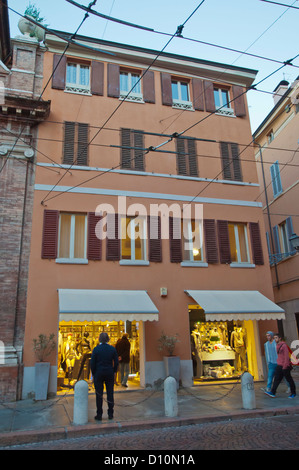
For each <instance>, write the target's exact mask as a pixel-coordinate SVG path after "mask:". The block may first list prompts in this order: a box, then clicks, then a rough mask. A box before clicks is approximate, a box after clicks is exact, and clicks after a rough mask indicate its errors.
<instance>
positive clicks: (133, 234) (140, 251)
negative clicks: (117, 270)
mask: <svg viewBox="0 0 299 470" xmlns="http://www.w3.org/2000/svg"><path fill="white" fill-rule="evenodd" d="M121 260H127V261H132V262H140V261H146V260H147V253H146V219H145V218H144V217H128V216H127V217H122V218H121Z"/></svg>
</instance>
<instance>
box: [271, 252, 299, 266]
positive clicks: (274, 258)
mask: <svg viewBox="0 0 299 470" xmlns="http://www.w3.org/2000/svg"><path fill="white" fill-rule="evenodd" d="M295 254H296V251H288V252H286V253H274V254H270V255H269V258H270V266H274V265H275V264H277V263H279V262H280V261H282V260H284V259H286V258H290V257H291V256H294V255H295Z"/></svg>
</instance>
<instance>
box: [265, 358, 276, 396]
mask: <svg viewBox="0 0 299 470" xmlns="http://www.w3.org/2000/svg"><path fill="white" fill-rule="evenodd" d="M276 366H277V364H272V362H269V364H268V380H267V389H268V390H271V387H272V382H273V377H274V374H275V369H276Z"/></svg>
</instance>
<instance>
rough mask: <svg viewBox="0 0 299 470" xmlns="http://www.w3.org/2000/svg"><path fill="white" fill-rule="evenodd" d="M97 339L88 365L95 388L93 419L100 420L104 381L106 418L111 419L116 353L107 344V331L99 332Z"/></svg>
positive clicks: (116, 363)
mask: <svg viewBox="0 0 299 470" xmlns="http://www.w3.org/2000/svg"><path fill="white" fill-rule="evenodd" d="M99 341H100V344H99V345H98V346H96V347H95V348H94V350H93V351H92V355H91V360H90V367H91V372H92V376H93V379H94V386H95V389H96V405H97V414H96V416H95V419H96V420H98V421H101V419H102V415H103V390H104V383H105V386H106V391H107V401H108V418H109V419H113V409H114V377H115V374H116V372H117V367H118V355H117V351H116V349H115V348H114V347H113V346H111V345H110V344H108V342H109V336H108V334H107V333H104V332H103V333H101V334H100V337H99Z"/></svg>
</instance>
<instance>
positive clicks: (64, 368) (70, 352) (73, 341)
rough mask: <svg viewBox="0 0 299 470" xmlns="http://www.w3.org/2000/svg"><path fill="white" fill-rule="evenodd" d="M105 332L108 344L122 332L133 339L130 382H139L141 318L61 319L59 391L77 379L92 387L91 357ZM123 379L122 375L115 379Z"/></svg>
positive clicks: (65, 388)
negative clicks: (92, 320) (91, 320)
mask: <svg viewBox="0 0 299 470" xmlns="http://www.w3.org/2000/svg"><path fill="white" fill-rule="evenodd" d="M101 332H106V333H108V335H109V338H110V341H109V344H111V345H112V346H115V345H116V343H117V341H118V340H119V339H121V337H122V335H123V333H128V340H129V341H130V345H131V349H130V374H129V379H128V384H129V386H130V385H131V386H133V385H135V386H136V385H139V382H140V362H139V322H137V321H132V322H131V321H118V322H117V321H97V322H95V321H94V322H80V321H69V322H66V321H60V323H59V338H58V364H57V366H58V367H57V370H58V375H57V393H58V394H59V393H65V391H67V390H68V389H70V388H73V387H74V385H75V384H76V382H77V381H78V380H81V379H84V380H86V381H87V382H88V383H89V386H90V389H92V387H93V386H92V375H91V371H90V358H91V353H92V350H93V348H95V347H96V346H97V345H98V342H99V335H100V333H101ZM116 381H117V382H118V383H120V380H119V378H118V377H117V380H116Z"/></svg>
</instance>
